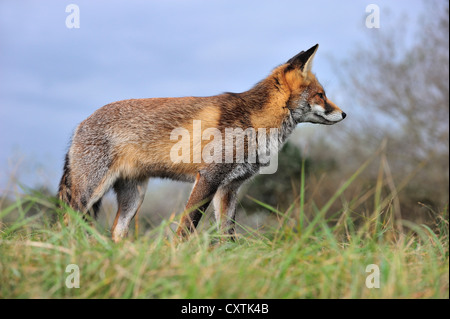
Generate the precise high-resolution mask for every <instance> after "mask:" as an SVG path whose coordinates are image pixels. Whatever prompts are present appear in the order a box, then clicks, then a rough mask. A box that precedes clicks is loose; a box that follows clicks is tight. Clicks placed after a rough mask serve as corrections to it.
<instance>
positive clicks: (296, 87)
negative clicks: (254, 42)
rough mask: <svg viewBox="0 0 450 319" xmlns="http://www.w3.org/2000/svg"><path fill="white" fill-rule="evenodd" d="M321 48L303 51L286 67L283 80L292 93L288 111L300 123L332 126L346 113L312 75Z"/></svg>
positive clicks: (314, 47)
mask: <svg viewBox="0 0 450 319" xmlns="http://www.w3.org/2000/svg"><path fill="white" fill-rule="evenodd" d="M318 47H319V45H318V44H316V45H315V46H313V47H312V48H310V49H309V50H307V51H306V52H305V51H302V52H300V53H299V54H297V55H296V56H294V57H293V58H291V59H289V60H288V61H287V62H286V63H285V64H284V65H283V66H284V77H285V80H286V83H287V85H288V87H289V89H290V92H291V94H290V98H289V101H288V103H287V108H288V109H289V111H290V112H291V115H292V117H293V118H294V120H295V121H296V122H297V123H301V122H309V123H318V124H327V125H332V124H335V123H337V122H340V121H342V120H343V119H344V118H345V117H346V114H345V113H344V112H343V111H342V110H341V109H340V108H339V107H337V106H336V105H335V104H334V103H333V102H331V101H330V100H329V99H328V97H327V96H326V94H325V90H324V89H323V87H322V85H320V83H319V81H318V80H317V79H316V77H315V75H314V74H313V73H312V72H311V66H312V60H313V58H314V55H315V54H316V52H317V49H318Z"/></svg>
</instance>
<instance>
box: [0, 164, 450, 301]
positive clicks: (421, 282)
mask: <svg viewBox="0 0 450 319" xmlns="http://www.w3.org/2000/svg"><path fill="white" fill-rule="evenodd" d="M369 162H370V161H368V162H367V163H365V164H364V165H363V166H362V167H361V168H360V169H359V170H357V171H356V172H355V174H353V175H352V176H350V177H349V178H348V180H347V181H346V182H345V183H343V185H342V187H340V188H339V189H338V190H337V191H336V193H335V195H334V196H332V197H331V198H330V200H329V202H328V203H327V204H326V205H324V206H323V207H321V208H319V207H316V206H315V205H314V202H313V201H308V203H306V202H305V184H306V183H305V181H304V180H301V183H300V188H301V190H300V195H299V198H298V200H296V202H295V203H293V204H292V205H291V207H290V208H289V209H288V210H287V211H285V212H280V211H278V210H277V209H275V208H273V207H270V206H268V205H266V204H264V203H263V202H261V201H258V200H256V199H254V201H256V202H257V203H258V204H260V205H261V206H262V207H263V208H265V209H267V210H269V211H271V212H272V213H273V214H274V216H276V218H277V226H276V227H272V228H270V229H265V230H264V231H262V230H261V229H258V230H256V229H252V228H250V227H248V226H245V225H240V234H239V236H238V240H237V241H236V242H229V241H227V240H224V239H223V238H222V237H221V236H220V234H218V233H217V231H216V228H215V225H205V223H204V225H203V226H204V227H203V229H202V230H200V231H199V232H198V233H197V234H196V235H194V236H192V237H191V238H190V239H189V240H188V241H184V242H180V241H179V240H177V237H176V236H175V234H174V232H173V230H172V229H173V224H174V220H166V221H163V222H162V224H161V225H159V226H158V227H156V228H153V229H151V230H149V231H147V232H146V233H145V234H144V235H140V236H134V237H133V236H129V238H128V239H127V240H125V241H124V242H122V243H120V244H114V243H113V242H112V241H111V240H110V238H109V234H108V232H107V231H104V230H102V229H101V228H99V227H96V226H95V225H94V226H92V225H90V224H89V223H88V222H86V221H84V220H83V219H82V218H80V216H79V215H78V214H77V213H76V212H73V211H70V210H67V211H66V212H67V213H68V214H69V215H70V216H71V224H70V225H69V226H64V223H61V222H60V221H61V220H62V218H63V214H62V212H61V211H59V210H58V209H57V208H55V207H56V206H57V205H56V203H55V202H54V200H52V199H51V198H46V197H44V196H41V195H38V194H31V195H24V196H19V197H17V199H16V202H14V203H12V204H10V205H8V206H6V207H4V208H2V209H1V210H0V221H2V220H3V221H4V223H3V224H1V226H0V227H1V229H0V298H448V297H449V253H448V242H449V240H448V211H447V208H445V209H443V210H442V211H440V212H431V213H432V214H433V215H434V217H435V220H436V223H435V225H432V226H431V227H430V226H426V225H417V224H414V223H412V222H409V221H404V220H401V219H398V218H396V211H395V210H396V206H397V205H396V204H395V198H396V195H397V193H398V192H399V191H401V188H402V185H406V184H407V180H405V181H404V182H402V183H400V185H399V186H398V187H394V186H393V185H392V183H391V180H390V179H389V176H388V175H387V174H384V173H380V174H379V177H378V180H377V183H376V185H374V186H373V188H371V189H370V190H369V191H367V192H366V193H364V194H362V195H361V196H358V197H355V198H351V199H350V200H346V199H345V196H344V193H345V190H346V188H347V187H348V186H349V185H351V184H352V183H354V182H355V180H357V178H358V177H359V175H360V173H361V172H362V171H363V170H364V169H365V167H366V166H367V165H368V163H369ZM381 162H382V163H383V161H381ZM383 165H384V164H381V165H380V172H385V171H386V170H384V166H383ZM384 185H387V186H388V189H390V192H384V191H382V189H383V186H384ZM389 185H390V186H389ZM339 200H340V201H341V202H342V205H340V206H341V207H342V209H340V210H338V211H331V207H332V204H333V203H335V202H336V201H339ZM366 201H370V202H372V203H373V207H374V209H373V210H372V211H371V212H366V211H360V210H358V209H357V208H358V207H359V205H360V204H361V202H366ZM36 207H39V209H38V210H37V213H31V212H32V211H33V209H35V208H36ZM307 212H310V213H311V214H307ZM12 214H14V218H10V219H12V220H10V221H9V222H5V221H7V220H8V216H9V217H11V216H12ZM49 216H53V217H55V216H56V222H55V221H54V220H53V221H52V218H50V217H49ZM71 264H75V265H77V266H78V268H79V270H80V278H79V283H80V288H68V287H67V286H66V284H65V283H66V280H67V278H68V276H69V275H71V272H66V267H67V266H68V265H71ZM370 264H375V265H377V266H378V268H379V271H380V276H379V288H368V287H367V286H366V279H367V277H368V276H369V275H371V272H366V267H367V266H368V265H370ZM69 279H70V278H69Z"/></svg>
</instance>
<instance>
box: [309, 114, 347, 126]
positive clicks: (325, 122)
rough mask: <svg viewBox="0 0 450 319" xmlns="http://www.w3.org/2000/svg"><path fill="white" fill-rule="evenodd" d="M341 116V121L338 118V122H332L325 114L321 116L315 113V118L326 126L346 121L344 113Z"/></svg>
mask: <svg viewBox="0 0 450 319" xmlns="http://www.w3.org/2000/svg"><path fill="white" fill-rule="evenodd" d="M333 115H334V114H333ZM339 115H340V119H339V118H336V120H330V119H328V118H326V117H325V116H326V115H325V114H320V113H315V114H314V116H315V117H316V118H318V119H320V122H319V123H320V124H325V125H333V124H336V123H338V122H340V121H342V120H343V119H345V117H346V116H347V115H346V114H345V113H344V112H342V113H341V114H339Z"/></svg>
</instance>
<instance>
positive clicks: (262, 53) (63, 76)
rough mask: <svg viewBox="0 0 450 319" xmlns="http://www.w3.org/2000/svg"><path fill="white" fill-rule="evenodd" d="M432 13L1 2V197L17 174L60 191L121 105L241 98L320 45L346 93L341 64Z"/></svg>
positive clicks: (201, 1)
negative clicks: (71, 12)
mask: <svg viewBox="0 0 450 319" xmlns="http://www.w3.org/2000/svg"><path fill="white" fill-rule="evenodd" d="M70 3H75V4H77V5H78V6H79V8H80V28H79V29H68V28H66V25H65V19H66V17H67V15H68V13H66V12H65V8H66V6H67V5H68V4H70ZM370 3H375V4H377V5H378V6H379V7H380V9H381V17H380V18H381V28H380V29H370V30H369V29H367V28H366V27H365V18H366V16H367V13H366V12H365V8H366V6H367V5H368V4H370ZM422 8H423V4H422V2H421V1H406V0H399V1H385V0H384V1H374V0H371V1H356V0H354V1H332V0H327V1H325V0H321V1H212V0H209V1H206V0H198V1H195V0H194V1H185V0H184V1H183V0H169V1H167V0H165V1H92V0H91V1H75V0H72V1H61V0H54V1H39V2H38V1H13V0H4V1H1V2H0V191H1V190H3V189H4V188H5V187H6V184H7V180H8V178H9V176H10V175H11V174H12V172H13V171H15V170H16V167H18V170H17V171H16V174H17V176H18V178H19V180H21V181H23V182H24V183H25V184H26V185H28V186H36V185H39V184H46V185H47V186H50V187H51V188H52V189H55V188H56V185H57V183H58V181H59V178H60V174H61V172H62V165H63V158H64V154H65V152H66V150H67V147H68V143H69V139H70V136H71V133H72V131H73V129H74V128H75V127H76V125H77V124H78V123H79V122H80V121H82V120H83V119H85V118H86V117H87V116H89V115H90V114H91V113H92V112H93V111H95V110H96V109H97V108H99V107H101V106H103V105H105V104H107V103H109V102H112V101H116V100H122V99H128V98H144V97H160V96H186V95H194V96H207V95H215V94H219V93H222V92H224V91H232V92H233V91H234V92H242V91H245V90H247V89H249V88H250V87H251V86H252V85H254V84H255V83H256V82H258V81H259V80H261V79H262V78H263V77H265V76H266V75H267V74H268V73H269V72H270V71H271V70H272V69H273V68H274V67H275V66H277V65H279V64H281V63H283V62H285V61H286V60H288V59H289V58H290V57H292V56H293V55H295V54H297V53H298V52H299V51H301V50H305V49H308V48H309V47H311V46H312V45H314V44H316V43H319V44H320V48H319V51H318V54H317V55H316V58H315V62H314V69H313V71H314V72H315V73H316V74H317V75H318V78H319V80H320V81H321V82H322V83H323V84H324V85H325V86H326V89H327V91H328V92H331V93H333V92H338V90H339V83H338V79H337V78H336V75H335V74H333V72H332V71H333V69H332V67H331V62H330V61H331V59H330V58H331V57H332V58H333V59H335V60H341V59H344V58H345V57H346V56H347V54H349V53H351V52H352V50H353V49H354V48H355V45H357V44H361V43H365V42H367V41H371V35H372V34H373V33H374V32H383V25H388V24H390V23H392V22H393V21H390V19H399V18H402V19H403V17H408V18H409V20H408V21H409V23H410V22H411V21H415V19H416V18H417V17H418V16H419V15H420V12H421V10H422ZM405 23H406V20H405ZM410 28H415V24H414V23H411V25H410V26H407V27H406V28H405V30H409V29H410ZM374 63H375V62H374ZM329 95H330V94H329ZM340 100H344V101H345V99H342V97H341V98H340ZM343 109H345V108H344V107H343ZM18 163H19V166H17V165H18Z"/></svg>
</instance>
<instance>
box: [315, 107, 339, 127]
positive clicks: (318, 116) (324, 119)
mask: <svg viewBox="0 0 450 319" xmlns="http://www.w3.org/2000/svg"><path fill="white" fill-rule="evenodd" d="M311 111H312V113H313V117H314V120H313V122H315V123H320V124H325V125H332V124H335V123H338V122H340V121H342V120H343V119H345V118H346V116H347V114H346V113H345V112H344V111H342V110H341V109H340V108H338V107H337V106H336V105H333V106H329V105H326V106H325V107H323V106H322V105H319V104H314V105H312V107H311Z"/></svg>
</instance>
